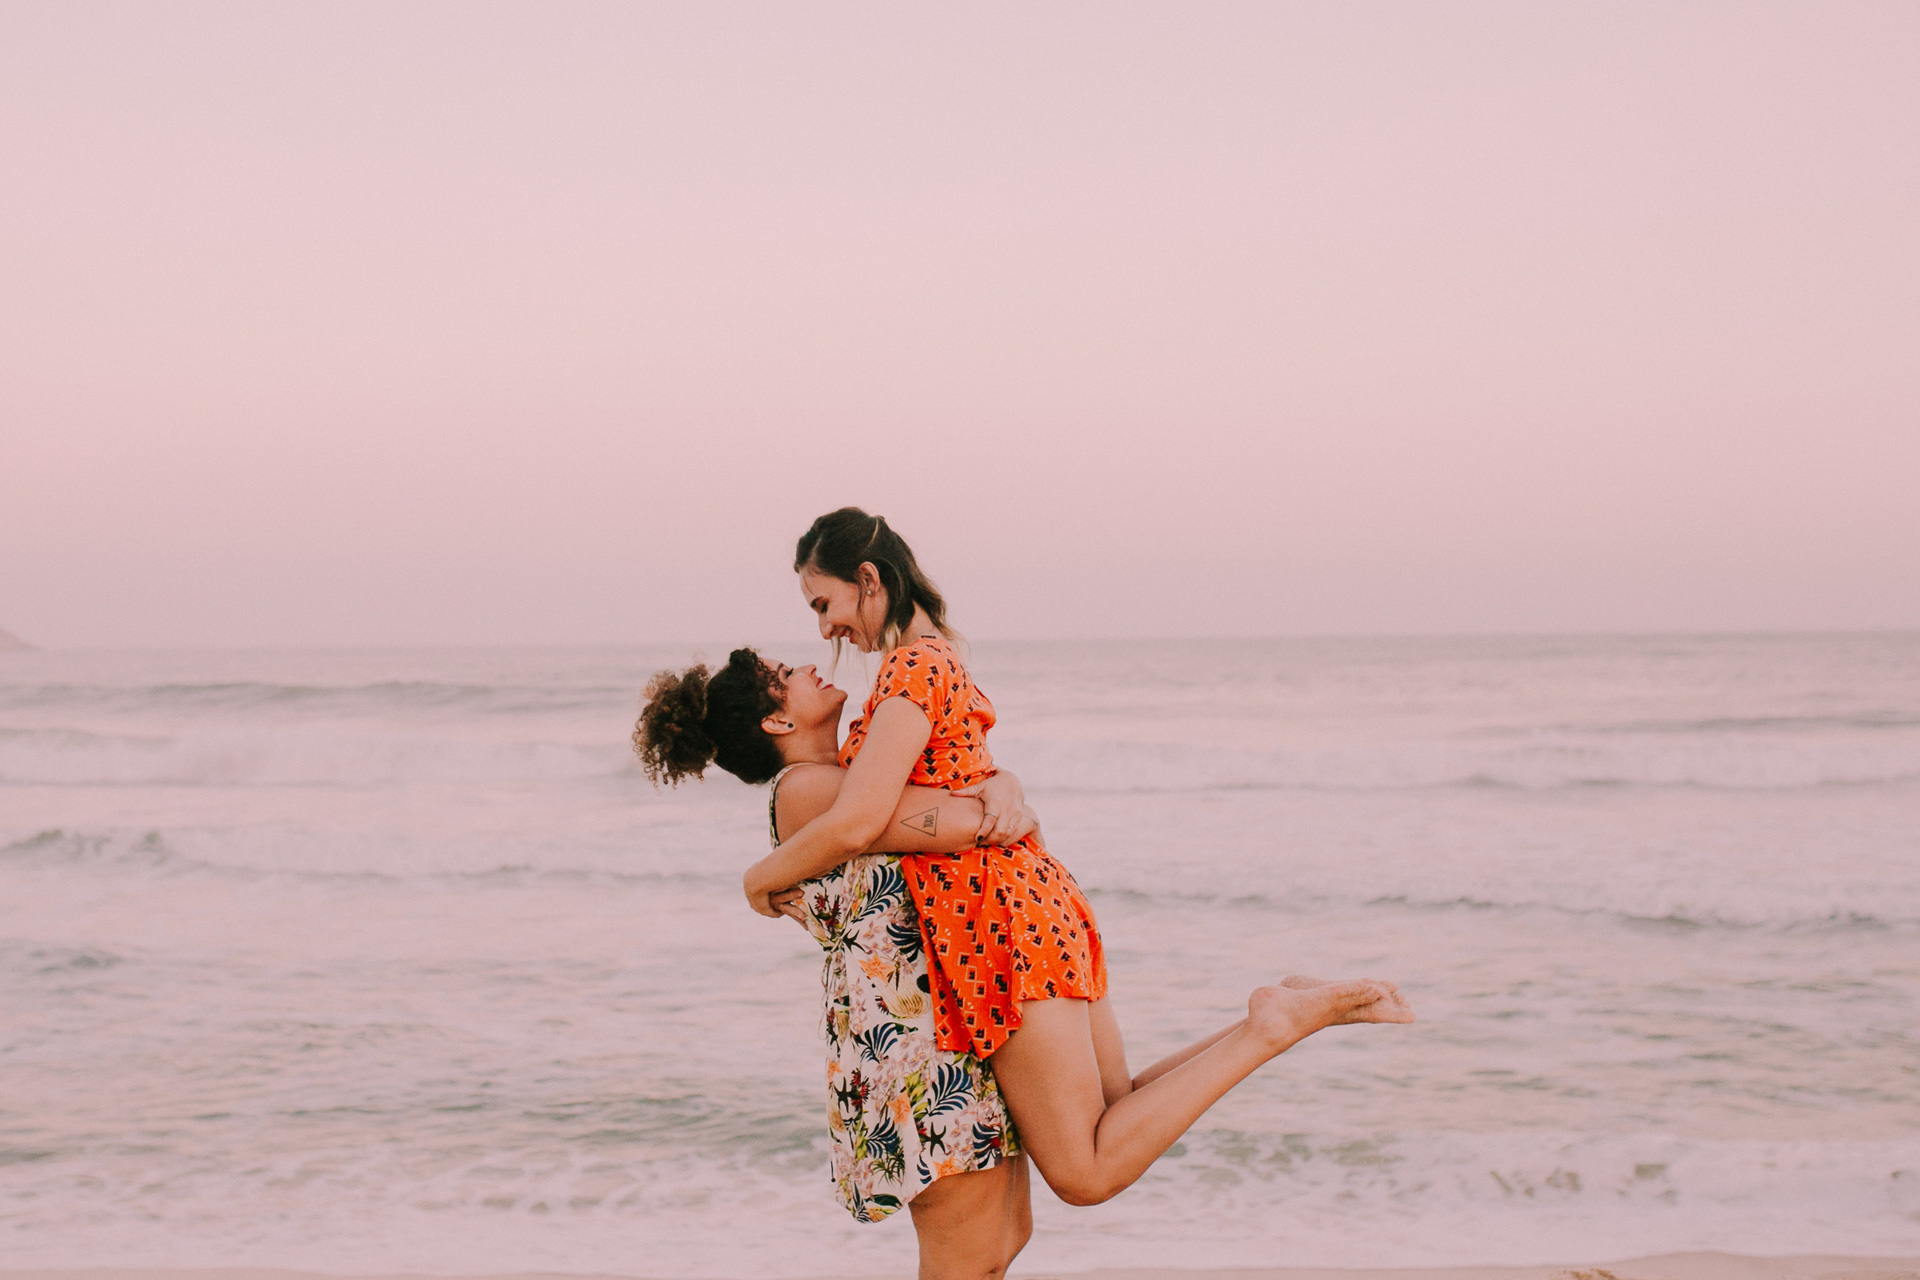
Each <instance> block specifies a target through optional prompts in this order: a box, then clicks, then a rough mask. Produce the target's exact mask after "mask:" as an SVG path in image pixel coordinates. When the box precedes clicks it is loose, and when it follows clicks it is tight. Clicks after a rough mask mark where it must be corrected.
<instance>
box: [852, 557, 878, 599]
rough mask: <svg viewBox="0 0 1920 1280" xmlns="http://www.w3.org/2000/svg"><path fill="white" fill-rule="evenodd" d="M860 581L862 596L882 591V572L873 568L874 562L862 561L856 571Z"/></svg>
mask: <svg viewBox="0 0 1920 1280" xmlns="http://www.w3.org/2000/svg"><path fill="white" fill-rule="evenodd" d="M856 573H857V575H858V576H859V579H860V594H861V595H862V596H870V595H873V594H875V593H876V592H878V591H879V590H880V571H879V570H878V569H876V568H874V567H873V561H871V560H862V561H861V562H860V568H859V569H858V570H856Z"/></svg>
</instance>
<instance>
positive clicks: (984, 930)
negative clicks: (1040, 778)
mask: <svg viewBox="0 0 1920 1280" xmlns="http://www.w3.org/2000/svg"><path fill="white" fill-rule="evenodd" d="M892 697H904V698H906V699H908V700H909V701H911V702H912V703H913V704H914V705H915V706H917V707H919V708H920V709H921V710H922V711H924V712H926V715H927V720H928V722H929V723H930V724H931V726H932V732H931V733H930V734H929V736H928V739H927V746H926V750H925V751H923V752H922V753H921V756H920V759H919V761H917V762H916V763H915V765H914V770H913V774H912V776H911V777H910V778H909V779H908V781H909V782H911V783H912V784H913V785H915V786H921V787H943V788H945V789H947V790H949V791H952V790H957V789H959V788H961V787H968V786H972V785H973V784H974V783H976V782H979V781H982V780H983V779H985V778H987V777H989V776H991V775H992V773H993V771H994V770H993V757H992V755H991V754H990V753H989V752H988V751H987V730H988V729H990V728H992V727H993V723H994V714H993V704H992V703H991V702H989V701H988V700H987V697H986V695H985V694H984V693H981V692H980V691H979V689H978V688H977V687H975V685H974V683H973V679H972V677H971V676H970V675H969V674H968V673H967V669H966V667H965V665H964V664H963V663H961V661H960V658H959V655H958V654H956V653H955V652H954V650H953V647H952V646H951V645H949V644H948V643H947V642H946V641H945V640H936V639H920V640H916V641H914V642H913V643H912V644H910V645H903V646H901V647H900V648H898V649H895V650H894V651H893V652H892V653H890V654H888V655H887V658H886V661H885V662H884V663H882V664H881V667H880V673H879V675H878V677H877V678H876V679H875V681H874V690H873V695H872V696H871V697H869V698H868V699H867V703H866V707H865V709H864V710H863V711H862V713H861V716H860V718H859V719H858V720H855V721H854V722H853V724H852V725H851V726H849V728H848V730H847V739H846V743H845V745H844V746H842V747H841V749H840V763H841V765H842V766H843V767H844V766H846V765H848V764H850V763H852V761H853V758H854V757H855V756H856V755H858V754H859V751H860V747H861V746H862V745H863V744H864V743H865V741H866V736H867V725H868V724H869V723H870V722H871V721H872V719H873V712H874V708H875V707H877V706H879V705H880V702H881V701H882V700H883V699H886V698H892ZM900 865H901V868H902V869H903V870H904V871H906V872H907V874H908V879H909V880H910V882H911V883H912V886H913V895H914V902H915V905H916V906H918V907H919V910H920V924H921V929H922V931H923V932H924V934H925V938H926V945H927V954H928V960H929V963H928V966H927V968H928V978H929V980H930V982H931V984H932V987H933V991H932V993H931V994H932V995H933V1004H934V1036H935V1043H937V1044H938V1045H939V1047H940V1048H942V1049H945V1050H949V1051H954V1052H963V1051H969V1050H970V1051H971V1052H973V1053H975V1054H977V1055H979V1056H980V1057H983V1058H984V1057H987V1056H988V1055H990V1054H992V1053H993V1052H994V1051H995V1050H996V1049H998V1048H999V1047H1000V1046H1001V1045H1003V1044H1005V1043H1006V1040H1007V1037H1008V1036H1009V1035H1011V1034H1012V1033H1013V1031H1014V1030H1015V1029H1016V1028H1018V1027H1019V1025H1020V1004H1019V1002H1020V1001H1022V1000H1051V999H1059V998H1066V997H1071V998H1074V999H1080V1000H1098V999H1099V998H1101V997H1102V996H1104V995H1105V994H1106V992H1107V965H1106V955H1105V951H1104V949H1103V948H1102V946H1101V944H1100V930H1099V926H1098V925H1097V924H1096V923H1095V921H1094V917H1093V907H1092V904H1090V903H1089V902H1088V901H1087V897H1086V895H1085V894H1084V893H1082V892H1081V890H1080V886H1079V885H1078V884H1077V883H1075V882H1074V879H1073V876H1072V875H1071V874H1069V873H1068V871H1067V869H1066V867H1064V866H1062V865H1061V864H1060V862H1059V861H1058V860H1056V859H1055V858H1054V857H1053V856H1052V855H1051V854H1049V853H1048V852H1047V851H1046V850H1045V849H1044V848H1042V847H1040V845H1039V843H1038V842H1037V841H1035V840H1033V839H1031V838H1029V839H1027V840H1023V841H1020V842H1019V843H1017V844H1013V845H1007V846H998V845H990V846H986V847H983V848H977V849H968V850H966V851H964V852H962V853H959V854H913V855H907V856H903V857H902V858H901V859H900Z"/></svg>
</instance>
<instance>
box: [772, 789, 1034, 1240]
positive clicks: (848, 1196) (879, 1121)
mask: <svg viewBox="0 0 1920 1280" xmlns="http://www.w3.org/2000/svg"><path fill="white" fill-rule="evenodd" d="M779 785H780V779H779V778H775V779H774V787H775V788H776V794H777V788H778V787H779ZM769 819H770V820H771V804H769ZM773 842H774V843H775V844H776V845H777V844H779V843H780V838H779V833H778V831H777V830H776V831H774V832H773ZM800 888H801V890H802V894H803V896H802V899H801V904H802V908H803V912H802V913H803V915H804V916H805V923H806V926H807V932H809V933H811V934H812V935H813V937H814V940H815V941H817V942H818V943H819V944H820V945H821V947H822V948H823V949H824V950H825V952H826V958H825V966H824V969H823V971H822V973H821V983H822V986H823V988H824V993H825V998H826V1008H825V1016H824V1023H825V1031H826V1038H827V1127H828V1131H829V1133H830V1135H831V1137H832V1148H831V1154H830V1156H829V1167H830V1170H831V1173H832V1177H833V1181H834V1184H835V1186H836V1187H838V1189H839V1192H840V1199H841V1201H842V1203H844V1204H845V1205H846V1206H847V1210H848V1212H850V1213H851V1214H853V1216H854V1218H855V1219H856V1220H857V1221H860V1222H878V1221H879V1220H880V1219H882V1218H885V1217H887V1216H888V1215H889V1214H892V1213H894V1212H895V1211H897V1210H898V1209H899V1208H900V1206H901V1205H903V1204H905V1203H907V1201H909V1200H911V1199H913V1197H914V1196H916V1195H918V1194H919V1193H920V1192H921V1191H924V1190H925V1189H926V1188H927V1187H929V1186H931V1185H932V1184H933V1183H934V1182H935V1181H936V1180H938V1179H940V1178H944V1177H946V1176H947V1175H948V1174H953V1173H969V1172H972V1171H974V1170H977V1169H988V1168H992V1167H993V1166H994V1165H997V1164H999V1163H1000V1162H1001V1161H1002V1160H1005V1159H1007V1158H1008V1157H1010V1156H1012V1155H1014V1154H1016V1153H1017V1152H1018V1151H1019V1149H1020V1147H1019V1139H1018V1138H1017V1136H1016V1135H1015V1133H1014V1130H1013V1124H1012V1122H1011V1120H1009V1118H1008V1116H1007V1108H1006V1103H1005V1102H1004V1101H1003V1100H1002V1099H1001V1097H1000V1087H999V1085H998V1084H997V1083H995V1081H994V1078H993V1071H992V1069H991V1068H990V1067H988V1066H987V1064H986V1063H985V1062H983V1061H982V1060H981V1059H979V1058H977V1057H975V1056H974V1055H973V1054H971V1053H955V1052H949V1051H947V1050H944V1049H939V1048H936V1047H935V1045H934V1033H933V999H932V996H931V995H930V980H929V978H928V974H927V953H926V948H925V945H924V943H923V942H922V939H921V932H920V921H919V918H918V917H917V916H916V915H915V913H914V909H913V903H912V902H911V901H910V900H909V897H908V893H907V881H906V877H905V876H904V875H903V874H902V872H901V869H900V859H899V858H897V857H892V856H889V855H885V854H871V853H869V854H861V855H860V856H858V857H855V858H853V859H851V860H849V861H847V862H845V863H843V864H841V865H840V866H838V867H836V868H835V869H834V870H832V871H830V872H828V873H827V874H826V875H823V876H819V877H817V878H815V879H812V880H808V881H805V882H804V883H803V884H801V886H800Z"/></svg>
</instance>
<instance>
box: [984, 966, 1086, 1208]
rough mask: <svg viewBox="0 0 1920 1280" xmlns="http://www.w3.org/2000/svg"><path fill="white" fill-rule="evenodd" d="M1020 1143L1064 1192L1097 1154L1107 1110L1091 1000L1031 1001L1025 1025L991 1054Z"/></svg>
mask: <svg viewBox="0 0 1920 1280" xmlns="http://www.w3.org/2000/svg"><path fill="white" fill-rule="evenodd" d="M991 1062H992V1065H993V1075H994V1078H995V1079H996V1080H998V1081H999V1082H1000V1096H1001V1097H1003V1098H1005V1099H1006V1101H1007V1111H1008V1112H1009V1113H1010V1114H1011V1115H1012V1116H1013V1123H1014V1127H1015V1128H1017V1129H1018V1130H1019V1131H1020V1145H1021V1146H1022V1147H1024V1148H1026V1151H1027V1154H1028V1155H1031V1156H1032V1157H1033V1162H1034V1164H1036V1165H1038V1166H1039V1168H1040V1176H1041V1177H1043V1178H1046V1179H1047V1180H1048V1181H1049V1182H1052V1183H1053V1184H1054V1186H1055V1189H1056V1190H1057V1189H1058V1188H1059V1185H1060V1184H1059V1182H1058V1181H1057V1179H1058V1178H1060V1177H1062V1176H1066V1177H1071V1176H1072V1175H1073V1173H1074V1172H1075V1171H1076V1170H1078V1169H1080V1168H1081V1167H1082V1166H1083V1165H1084V1162H1086V1161H1088V1160H1089V1159H1090V1158H1091V1157H1092V1155H1093V1132H1094V1129H1095V1127H1096V1126H1098V1125H1099V1123H1100V1116H1101V1114H1102V1113H1104V1112H1105V1111H1106V1109H1107V1099H1106V1092H1105V1090H1104V1089H1103V1088H1102V1085H1101V1079H1100V1061H1099V1059H1098V1057H1096V1056H1095V1054H1094V1048H1093V1027H1092V1020H1091V1018H1090V1017H1089V1015H1088V1004H1087V1001H1085V1000H1028V1001H1024V1002H1022V1004H1021V1006H1020V1029H1019V1030H1018V1031H1016V1032H1014V1033H1013V1034H1012V1035H1011V1036H1009V1037H1007V1042H1006V1043H1005V1044H1003V1045H1001V1046H1000V1049H999V1051H998V1052H996V1053H995V1054H994V1055H993V1058H992V1059H991Z"/></svg>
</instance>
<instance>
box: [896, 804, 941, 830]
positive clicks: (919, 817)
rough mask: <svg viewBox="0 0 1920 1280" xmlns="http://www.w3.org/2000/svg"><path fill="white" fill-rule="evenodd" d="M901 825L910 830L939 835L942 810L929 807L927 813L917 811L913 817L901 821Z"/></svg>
mask: <svg viewBox="0 0 1920 1280" xmlns="http://www.w3.org/2000/svg"><path fill="white" fill-rule="evenodd" d="M900 825H901V826H903V827H905V828H906V829H907V830H909V831H919V832H923V833H925V834H927V835H930V836H935V835H939V834H940V811H939V810H938V809H929V810H927V811H926V812H925V813H916V814H914V815H913V816H912V817H911V818H908V819H906V820H904V821H903V822H901V824H900Z"/></svg>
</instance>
